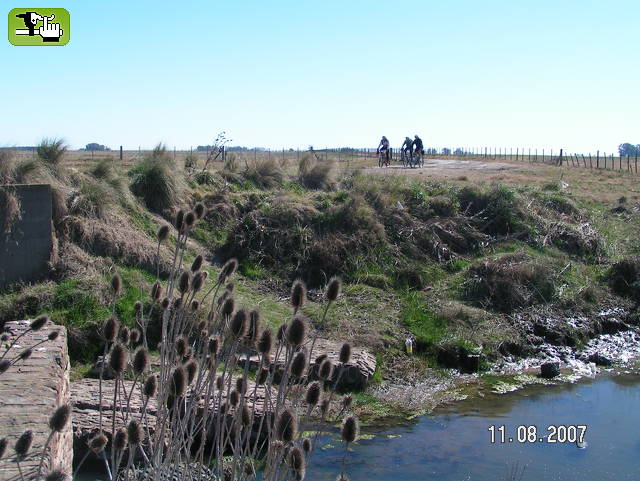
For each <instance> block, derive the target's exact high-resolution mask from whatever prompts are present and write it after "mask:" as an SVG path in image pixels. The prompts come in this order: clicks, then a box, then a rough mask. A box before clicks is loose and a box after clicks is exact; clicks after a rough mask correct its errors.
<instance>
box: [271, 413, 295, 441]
mask: <svg viewBox="0 0 640 481" xmlns="http://www.w3.org/2000/svg"><path fill="white" fill-rule="evenodd" d="M297 430H298V422H297V420H296V417H295V415H294V414H293V411H291V410H290V409H285V410H284V411H282V414H280V417H279V418H278V421H277V422H276V438H277V439H279V440H281V441H284V442H285V443H290V442H292V441H293V440H294V438H295V437H296V432H297Z"/></svg>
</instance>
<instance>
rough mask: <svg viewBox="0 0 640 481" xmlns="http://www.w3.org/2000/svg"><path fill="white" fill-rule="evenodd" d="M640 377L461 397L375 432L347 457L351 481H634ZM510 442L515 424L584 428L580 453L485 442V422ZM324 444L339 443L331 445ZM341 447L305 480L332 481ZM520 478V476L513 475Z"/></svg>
mask: <svg viewBox="0 0 640 481" xmlns="http://www.w3.org/2000/svg"><path fill="white" fill-rule="evenodd" d="M638 398H640V375H638V371H637V370H636V371H635V372H634V373H629V374H620V375H603V376H600V377H598V378H596V379H595V380H592V379H588V380H584V381H581V382H578V383H575V384H564V385H559V386H530V387H527V388H525V389H523V390H522V391H519V392H513V393H508V394H503V395H497V396H487V397H485V398H484V399H475V400H467V401H463V402H460V403H456V404H455V405H453V406H449V407H447V408H445V409H441V410H439V411H438V412H437V413H436V414H435V415H434V416H429V417H423V418H421V419H419V420H418V421H417V422H416V423H415V424H405V425H403V426H397V427H394V428H390V429H386V430H384V431H383V432H379V431H378V432H376V431H373V434H375V435H376V436H375V437H374V438H373V439H370V440H362V441H360V442H359V443H358V445H357V446H355V447H354V452H353V453H351V455H350V456H349V457H348V459H349V466H348V473H349V478H350V479H351V480H352V481H359V480H361V481H377V480H380V481H382V480H384V481H390V480H423V479H424V480H428V479H437V480H438V481H453V480H456V481H459V480H492V481H493V480H506V479H510V478H509V474H510V473H511V474H518V473H520V471H522V469H523V468H524V472H523V473H522V478H521V479H522V480H523V481H540V480H557V481H570V480H580V481H602V480H609V479H616V480H637V479H640V475H638V474H637V473H638V470H639V468H640V465H639V464H638V456H639V455H640V430H639V429H638V428H637V426H638V425H639V424H640V423H639V421H640V410H639V409H638ZM492 424H493V425H504V426H505V430H506V432H507V438H508V437H513V438H514V439H515V438H516V432H517V427H518V425H527V426H531V425H535V426H537V428H538V433H539V434H540V436H541V437H543V438H545V439H547V438H546V435H547V432H546V428H547V426H549V425H587V426H588V428H587V432H586V436H585V440H586V441H587V447H586V449H579V448H578V447H577V446H576V444H575V443H568V444H559V443H557V444H548V443H546V442H542V443H541V442H536V443H533V444H519V443H517V442H515V441H514V442H512V443H509V442H506V443H504V444H500V443H496V444H492V443H491V442H490V433H489V431H488V427H489V426H490V425H492ZM327 443H333V444H335V445H336V446H337V445H338V443H337V440H336V441H332V440H331V439H327ZM341 455H342V450H341V449H340V448H335V449H326V450H321V451H320V452H319V454H317V455H316V457H315V458H314V459H312V461H311V465H312V467H311V469H310V470H309V471H308V478H307V479H310V480H311V481H319V480H325V479H334V478H335V476H336V474H337V472H336V467H337V466H339V463H340V460H341ZM515 479H519V477H517V476H516V477H515Z"/></svg>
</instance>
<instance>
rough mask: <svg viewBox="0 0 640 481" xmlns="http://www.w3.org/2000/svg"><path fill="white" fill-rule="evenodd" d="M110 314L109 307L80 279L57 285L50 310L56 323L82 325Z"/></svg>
mask: <svg viewBox="0 0 640 481" xmlns="http://www.w3.org/2000/svg"><path fill="white" fill-rule="evenodd" d="M34 314H36V313H34ZM110 314H111V311H110V310H109V308H108V307H106V306H103V305H100V303H99V302H98V299H97V298H96V296H95V294H94V293H93V292H91V291H87V289H86V288H84V287H83V286H81V284H80V282H78V281H76V280H67V281H64V282H62V283H60V284H58V286H57V287H56V290H55V292H54V301H53V304H52V305H51V312H50V316H51V318H52V319H53V320H54V321H55V322H56V323H59V324H63V325H65V326H73V327H82V326H84V325H85V324H86V323H87V322H88V321H92V320H100V319H105V318H107V317H109V316H110Z"/></svg>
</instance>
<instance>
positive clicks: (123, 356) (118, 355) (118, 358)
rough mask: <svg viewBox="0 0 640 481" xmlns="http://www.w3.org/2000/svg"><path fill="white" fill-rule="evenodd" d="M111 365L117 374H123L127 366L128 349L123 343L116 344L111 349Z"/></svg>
mask: <svg viewBox="0 0 640 481" xmlns="http://www.w3.org/2000/svg"><path fill="white" fill-rule="evenodd" d="M109 367H110V368H111V369H112V370H113V372H115V373H116V374H117V375H120V374H122V373H123V371H124V370H125V368H126V367H127V350H126V348H125V347H124V346H123V345H122V344H115V345H114V346H113V348H112V349H111V354H110V356H109Z"/></svg>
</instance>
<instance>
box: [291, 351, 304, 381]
mask: <svg viewBox="0 0 640 481" xmlns="http://www.w3.org/2000/svg"><path fill="white" fill-rule="evenodd" d="M306 367H307V353H306V352H305V351H304V350H303V351H300V352H298V353H296V355H295V357H294V358H293V361H292V362H291V375H292V376H293V377H294V378H300V377H302V376H303V375H304V372H305V368H306Z"/></svg>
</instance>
